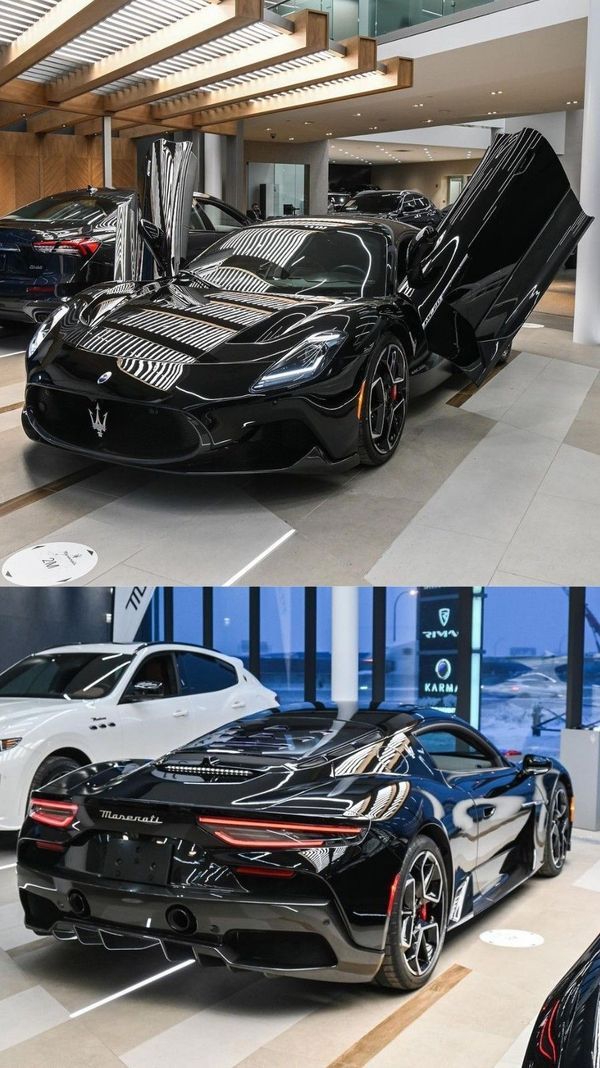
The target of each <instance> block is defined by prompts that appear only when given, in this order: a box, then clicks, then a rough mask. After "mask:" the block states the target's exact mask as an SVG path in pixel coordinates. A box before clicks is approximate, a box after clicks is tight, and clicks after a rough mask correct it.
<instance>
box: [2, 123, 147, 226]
mask: <svg viewBox="0 0 600 1068" xmlns="http://www.w3.org/2000/svg"><path fill="white" fill-rule="evenodd" d="M112 145H113V184H114V185H115V186H120V187H125V188H135V187H136V184H137V182H136V149H135V142H134V141H133V140H131V139H129V138H128V139H127V140H125V139H123V140H122V141H120V140H119V139H118V138H113V142H112ZM86 185H97V186H100V185H102V139H101V138H100V137H83V136H81V135H77V134H73V135H72V136H71V135H69V134H44V135H39V134H30V133H16V132H12V131H8V130H4V131H0V215H5V214H6V213H7V212H9V211H12V210H13V208H17V207H19V206H20V205H22V204H28V203H29V202H30V201H32V200H37V199H38V198H39V197H43V196H48V195H49V194H51V193H59V192H62V191H63V190H64V189H80V188H82V187H83V186H86Z"/></svg>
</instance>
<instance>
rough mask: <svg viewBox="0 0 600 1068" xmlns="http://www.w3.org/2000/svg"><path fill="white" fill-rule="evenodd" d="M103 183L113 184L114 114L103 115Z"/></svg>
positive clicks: (107, 185)
mask: <svg viewBox="0 0 600 1068" xmlns="http://www.w3.org/2000/svg"><path fill="white" fill-rule="evenodd" d="M102 184H103V185H104V186H105V187H106V188H108V187H109V186H112V184H113V168H112V115H103V116H102Z"/></svg>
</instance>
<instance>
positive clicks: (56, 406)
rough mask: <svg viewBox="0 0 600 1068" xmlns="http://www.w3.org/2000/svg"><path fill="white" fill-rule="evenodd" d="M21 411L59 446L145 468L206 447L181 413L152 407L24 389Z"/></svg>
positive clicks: (178, 458)
mask: <svg viewBox="0 0 600 1068" xmlns="http://www.w3.org/2000/svg"><path fill="white" fill-rule="evenodd" d="M26 405H27V409H28V412H29V414H30V416H31V419H32V422H33V425H34V426H35V427H37V428H39V430H40V431H41V433H42V434H43V435H48V436H49V437H51V438H53V439H55V440H56V441H57V442H59V443H61V444H65V445H67V446H71V447H73V448H77V449H86V450H88V451H91V452H95V453H98V454H99V455H105V456H111V457H118V458H123V459H130V460H138V461H142V462H144V461H146V462H148V463H154V464H156V463H172V462H174V461H180V460H186V459H188V458H191V457H192V456H195V455H196V454H197V453H198V452H199V451H200V450H201V449H202V448H203V447H207V446H208V438H207V439H206V440H202V438H201V436H200V435H201V431H200V428H198V427H196V425H195V424H194V423H192V422H191V421H190V420H189V419H188V417H187V416H186V415H184V414H183V413H182V412H177V411H174V410H173V409H170V408H161V407H160V406H158V405H152V404H128V403H126V402H123V401H115V400H112V399H107V400H102V402H101V403H100V402H97V401H96V400H89V399H88V398H87V397H85V396H82V395H81V394H77V393H68V392H66V391H63V390H58V389H47V388H45V387H44V386H29V387H28V389H27V396H26Z"/></svg>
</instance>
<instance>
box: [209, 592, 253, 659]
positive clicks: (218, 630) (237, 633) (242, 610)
mask: <svg viewBox="0 0 600 1068" xmlns="http://www.w3.org/2000/svg"><path fill="white" fill-rule="evenodd" d="M249 622H250V621H249V593H248V587H247V586H232V587H226V588H223V587H222V586H215V588H214V593H213V634H214V646H215V649H218V651H219V652H220V653H228V655H229V656H239V657H240V658H241V659H242V660H243V661H244V663H245V665H246V667H248V666H249V665H248V652H249V647H250V628H249Z"/></svg>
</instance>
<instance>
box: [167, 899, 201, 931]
mask: <svg viewBox="0 0 600 1068" xmlns="http://www.w3.org/2000/svg"><path fill="white" fill-rule="evenodd" d="M166 917H167V923H168V925H169V927H170V928H171V930H172V931H177V934H193V933H194V931H195V930H196V920H195V918H194V916H193V914H192V913H191V912H190V910H189V909H186V907H185V905H171V907H170V908H168V909H167V912H166Z"/></svg>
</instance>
